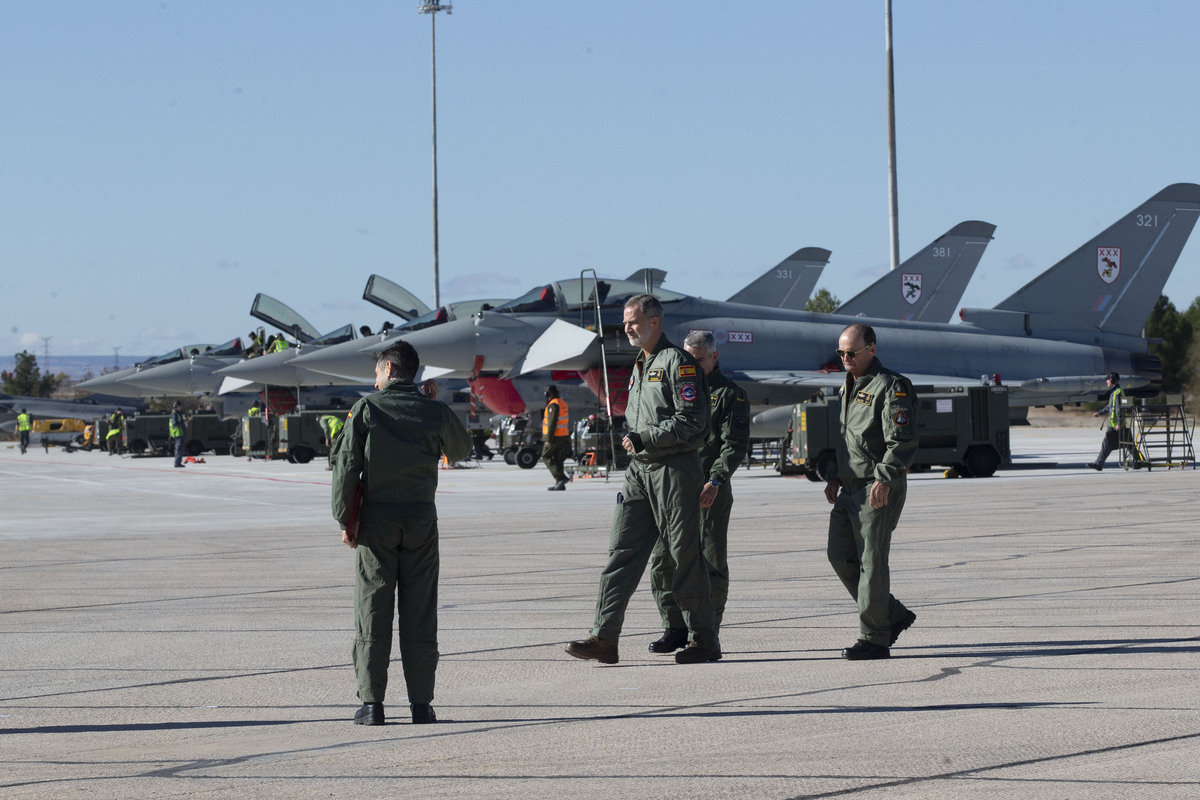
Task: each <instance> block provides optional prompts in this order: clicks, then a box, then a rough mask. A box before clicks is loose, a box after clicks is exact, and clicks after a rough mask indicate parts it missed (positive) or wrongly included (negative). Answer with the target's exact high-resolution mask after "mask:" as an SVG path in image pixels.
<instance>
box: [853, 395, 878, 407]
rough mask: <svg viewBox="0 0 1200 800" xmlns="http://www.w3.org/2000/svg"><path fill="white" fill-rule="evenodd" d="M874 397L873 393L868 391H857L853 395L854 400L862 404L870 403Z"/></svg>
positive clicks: (867, 404)
mask: <svg viewBox="0 0 1200 800" xmlns="http://www.w3.org/2000/svg"><path fill="white" fill-rule="evenodd" d="M874 399H875V395H873V394H871V393H870V392H859V393H858V394H856V395H854V402H856V403H862V404H863V405H864V406H869V405H871V402H872V401H873V400H874Z"/></svg>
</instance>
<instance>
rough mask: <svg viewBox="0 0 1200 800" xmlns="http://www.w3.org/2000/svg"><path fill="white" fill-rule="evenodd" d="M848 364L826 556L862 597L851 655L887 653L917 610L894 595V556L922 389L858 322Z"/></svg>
mask: <svg viewBox="0 0 1200 800" xmlns="http://www.w3.org/2000/svg"><path fill="white" fill-rule="evenodd" d="M837 355H838V358H840V359H841V361H842V367H843V368H845V370H846V383H845V385H844V386H843V387H842V391H841V394H840V398H841V402H840V404H839V415H838V418H839V431H840V434H841V435H840V436H838V437H837V439H836V441H837V450H836V453H837V456H836V457H837V479H836V480H832V481H829V483H828V484H826V486H825V499H826V500H828V501H829V502H830V503H832V504H833V511H831V512H830V514H829V541H828V545H827V549H826V555H827V556H828V557H829V563H830V564H831V565H832V566H833V571H834V572H836V573H837V576H838V578H840V579H841V581H842V585H844V586H845V587H846V590H847V591H848V592H850V596H851V597H853V598H854V599H855V600H856V601H857V603H858V628H859V638H858V641H857V642H856V643H855V644H854V645H852V646H850V647H847V648H846V649H844V650H842V658H845V659H848V660H850V661H865V660H870V659H878V658H888V657H889V656H890V655H891V647H892V645H894V644H895V643H896V639H897V637H899V636H900V634H901V633H903V632H904V631H905V630H907V629H908V627H909V626H910V625H912V624H913V622H915V621H916V619H917V615H916V614H914V613H913V612H911V611H909V610H908V609H907V608H905V607H904V604H903V603H901V602H900V601H899V600H897V599H896V598H895V597H893V596H892V593H891V574H890V572H889V567H888V555H889V552H890V550H891V546H892V531H894V530H895V529H896V524H897V523H898V522H899V521H900V512H901V511H902V510H903V509H904V499H905V495H906V494H907V492H908V469H909V467H911V466H912V463H913V459H915V458H916V457H917V432H916V430H917V421H916V417H915V409H916V396H915V395H914V393H913V388H912V384H911V383H909V381H908V378H905V377H904V376H903V375H901V374H899V373H897V372H892V371H891V370H889V369H885V368H884V366H883V364H881V363H880V362H879V359H877V358H876V357H875V331H874V329H872V328H871V326H870V325H864V324H862V323H857V322H856V323H854V324H853V325H850V326H848V327H847V328H846V329H845V330H843V331H842V335H841V336H840V337H839V338H838V350H837Z"/></svg>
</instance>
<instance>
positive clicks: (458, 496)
mask: <svg viewBox="0 0 1200 800" xmlns="http://www.w3.org/2000/svg"><path fill="white" fill-rule="evenodd" d="M1012 435H1013V442H1014V445H1013V449H1014V452H1016V453H1017V454H1018V455H1017V458H1016V460H1015V468H1014V469H1011V470H1005V471H1002V472H999V473H997V474H996V476H994V477H992V478H987V479H975V480H966V479H963V480H948V479H944V478H942V477H941V475H940V473H925V474H921V475H917V476H914V477H913V478H912V481H911V484H910V489H909V497H908V504H907V506H906V508H905V510H904V516H903V519H902V520H901V525H900V527H899V528H898V529H897V531H896V535H895V539H894V545H893V550H892V558H891V564H892V588H893V592H894V593H895V594H896V595H897V596H898V597H900V598H901V599H902V600H903V601H904V602H905V603H907V604H908V605H909V607H910V608H912V609H913V610H914V611H915V612H916V613H917V622H916V624H915V625H914V626H913V627H912V628H911V629H910V630H909V631H908V632H906V633H905V634H903V635H902V636H901V637H900V640H899V642H898V643H897V645H896V647H895V648H894V649H893V651H892V654H893V656H892V658H891V659H890V660H886V661H874V662H857V663H851V662H847V661H844V660H842V659H841V658H839V652H840V650H841V648H843V647H846V646H848V645H850V644H852V643H853V642H854V640H855V639H856V638H857V624H856V616H855V611H854V606H853V604H852V602H851V600H850V598H849V597H848V596H847V595H846V594H845V591H844V589H843V588H842V586H841V584H840V583H839V582H838V580H837V578H836V577H835V576H834V574H833V572H832V570H831V568H830V567H829V565H828V563H827V562H826V560H825V553H824V550H825V531H826V521H827V517H828V509H829V506H828V505H827V504H826V502H825V500H824V497H823V494H822V486H821V485H819V484H816V483H811V482H809V481H807V480H804V479H794V478H781V477H779V476H778V475H776V474H775V473H774V472H773V471H772V470H768V469H764V468H761V467H755V468H751V469H748V470H743V471H741V472H739V473H738V474H737V476H735V480H734V493H735V498H736V500H735V505H734V514H733V523H732V526H731V537H730V538H731V541H730V548H729V550H730V562H731V569H732V585H731V590H730V601H729V607H728V609H727V611H726V613H725V624H724V627H723V629H722V632H721V633H722V637H721V638H722V644H723V647H724V651H725V657H724V659H723V660H722V661H720V662H718V663H715V664H700V665H686V666H680V665H676V664H675V663H674V660H673V659H671V658H670V657H664V656H657V655H653V654H651V653H649V652H648V651H647V645H648V644H649V643H650V642H651V641H652V640H653V639H655V638H657V636H658V635H659V633H660V622H659V619H658V615H657V612H656V611H655V609H654V602H653V599H652V597H651V596H650V593H649V590H648V588H647V587H646V586H645V584H644V585H643V588H642V589H641V590H639V592H638V593H637V594H636V595H635V596H634V598H633V601H632V602H631V604H630V608H629V614H628V617H627V619H626V625H625V632H624V636H623V638H622V639H621V642H620V648H621V651H620V652H621V661H620V663H619V664H617V665H614V666H602V665H598V664H595V663H594V662H584V661H578V660H576V659H573V658H571V657H570V656H568V655H566V654H565V653H564V652H563V646H564V644H565V643H566V642H568V641H569V640H571V639H576V638H582V637H584V636H586V635H587V630H588V628H589V627H590V625H591V622H592V615H593V609H594V603H595V599H596V592H597V586H598V578H599V573H600V570H601V568H602V566H603V564H604V561H605V556H606V553H607V547H608V528H609V522H610V519H611V514H612V507H613V504H614V500H615V496H616V493H617V490H618V489H619V487H620V478H619V477H615V478H614V479H613V480H611V481H608V482H605V481H604V480H602V479H577V480H576V481H575V482H574V483H573V484H571V486H570V487H569V488H568V489H567V491H565V492H555V493H550V492H547V491H546V487H547V486H549V485H550V483H551V481H550V479H549V476H548V474H547V473H546V471H545V469H544V468H542V467H540V466H539V467H538V468H536V469H534V470H531V471H525V470H521V469H518V468H516V467H509V466H505V465H503V464H502V463H501V462H500V460H499V459H497V460H496V461H494V462H490V463H484V464H482V465H481V466H480V467H478V468H474V469H458V470H448V471H443V472H442V473H441V490H440V492H439V496H438V504H439V510H440V515H441V534H442V581H441V592H440V612H439V614H440V648H441V652H442V660H441V666H440V668H439V671H438V689H437V697H436V699H435V701H434V706H435V708H436V709H437V713H438V717H439V721H438V724H436V725H430V726H415V725H411V724H410V723H409V721H408V713H407V712H408V708H407V702H406V700H405V696H404V689H403V677H402V673H401V671H400V665H399V664H398V663H395V664H393V667H392V686H391V689H390V692H389V703H388V705H387V709H388V712H389V714H390V719H389V723H388V724H387V725H385V726H383V727H360V726H356V725H353V724H351V722H350V718H351V716H352V715H353V713H354V711H355V710H356V708H357V707H358V705H359V702H358V700H357V699H356V698H355V696H354V688H355V683H354V677H353V673H352V670H351V668H350V664H349V654H350V646H351V641H352V638H353V614H352V593H351V586H352V582H353V558H352V554H351V551H350V550H349V549H348V548H346V547H345V545H343V544H341V543H340V541H339V533H338V531H337V529H336V526H335V525H334V523H333V521H332V519H331V518H330V515H329V473H327V472H325V471H324V462H323V461H319V460H318V461H315V462H313V463H310V464H307V465H296V464H288V463H286V462H271V463H266V462H263V461H254V462H250V461H247V460H244V459H234V458H231V457H214V456H209V457H207V459H206V463H203V464H195V465H191V466H188V467H187V468H186V469H172V467H171V461H170V460H169V459H165V458H145V459H134V458H118V457H112V456H108V455H106V454H104V453H99V452H93V453H85V452H75V453H65V452H63V451H61V450H57V449H52V450H51V451H50V452H49V453H44V452H43V451H42V450H41V448H40V447H39V448H34V449H31V450H30V452H29V454H28V455H26V456H21V455H20V454H19V453H18V451H17V450H16V448H15V446H7V445H5V446H4V447H3V448H2V449H0V490H2V492H3V496H4V498H5V500H4V511H3V514H2V515H0V516H2V519H0V796H3V797H4V798H10V799H15V798H59V797H87V798H89V800H100V799H101V798H122V800H125V799H127V798H131V797H172V798H175V797H183V798H208V797H213V798H217V797H221V798H223V797H238V798H316V797H321V798H328V797H339V798H340V797H372V798H373V797H384V796H407V797H422V798H451V797H455V798H457V797H482V798H543V797H544V798H549V797H555V798H558V797H570V798H625V797H630V798H633V797H637V798H646V797H668V798H683V797H687V798H744V797H745V798H770V799H772V800H775V799H776V798H778V799H779V800H782V799H783V798H800V797H843V796H850V797H864V798H876V797H880V798H881V797H887V798H889V799H892V798H956V799H957V798H962V797H973V798H975V797H1003V798H1027V797H1031V798H1084V797H1086V798H1109V797H1114V798H1115V797H1122V798H1129V797H1138V798H1140V797H1146V798H1195V797H1197V796H1200V713H1198V709H1200V674H1198V672H1197V654H1198V652H1200V578H1198V576H1197V564H1198V563H1200V537H1198V534H1200V502H1197V499H1198V489H1200V473H1198V472H1196V471H1194V470H1190V469H1189V470H1179V469H1176V470H1170V471H1164V470H1155V471H1153V472H1146V471H1137V472H1125V471H1123V470H1121V469H1119V468H1110V469H1107V470H1105V471H1104V472H1102V473H1096V472H1093V471H1092V470H1089V469H1086V468H1085V467H1084V464H1085V463H1086V462H1088V461H1090V460H1092V458H1094V454H1095V451H1096V450H1097V449H1098V446H1099V444H1100V436H1101V434H1100V432H1099V431H1097V430H1093V429H1042V428H1039V429H1029V428H1022V429H1015V430H1014V431H1013V434H1012ZM1112 463H1115V462H1110V464H1112ZM397 652H398V651H397ZM397 658H398V655H397Z"/></svg>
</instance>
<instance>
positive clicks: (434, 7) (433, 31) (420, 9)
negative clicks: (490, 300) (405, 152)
mask: <svg viewBox="0 0 1200 800" xmlns="http://www.w3.org/2000/svg"><path fill="white" fill-rule="evenodd" d="M452 7H453V6H450V5H442V4H441V3H439V2H437V0H430V2H425V3H422V4H421V5H419V6H417V13H419V14H428V15H429V57H430V71H429V72H430V77H431V80H432V93H431V94H432V98H433V307H434V308H441V306H442V290H441V281H440V278H439V277H438V181H437V178H438V175H437V12H439V11H445V12H446V13H447V14H449V13H451V11H450V9H451V8H452Z"/></svg>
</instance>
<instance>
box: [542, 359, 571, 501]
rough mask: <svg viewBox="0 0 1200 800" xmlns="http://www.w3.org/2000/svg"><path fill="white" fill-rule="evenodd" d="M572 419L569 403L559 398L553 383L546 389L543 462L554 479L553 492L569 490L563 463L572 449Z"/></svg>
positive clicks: (543, 416) (543, 417)
mask: <svg viewBox="0 0 1200 800" xmlns="http://www.w3.org/2000/svg"><path fill="white" fill-rule="evenodd" d="M570 423H571V419H570V416H569V415H568V413H567V402H566V401H565V400H563V399H562V398H561V397H559V394H558V387H557V386H555V385H554V384H553V383H552V384H550V385H549V386H547V387H546V411H545V413H543V414H542V461H544V462H545V463H546V469H548V470H550V477H552V478H554V485H553V486H551V487H550V491H552V492H561V491H563V490H564V489H566V488H567V474H566V473H565V472H563V462H564V461H566V460H567V452H568V451H570V449H571V424H570Z"/></svg>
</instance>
